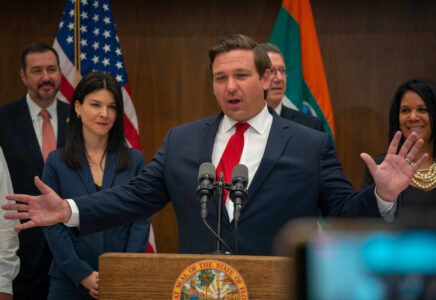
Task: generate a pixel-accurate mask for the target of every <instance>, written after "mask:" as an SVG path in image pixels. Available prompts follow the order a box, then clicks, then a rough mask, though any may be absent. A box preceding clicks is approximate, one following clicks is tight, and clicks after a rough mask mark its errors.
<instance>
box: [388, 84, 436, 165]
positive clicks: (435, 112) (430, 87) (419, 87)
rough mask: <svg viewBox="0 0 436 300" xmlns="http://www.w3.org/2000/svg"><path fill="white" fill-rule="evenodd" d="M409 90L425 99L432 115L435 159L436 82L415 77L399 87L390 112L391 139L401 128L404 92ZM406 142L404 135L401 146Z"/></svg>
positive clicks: (434, 153) (434, 155)
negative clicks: (400, 117)
mask: <svg viewBox="0 0 436 300" xmlns="http://www.w3.org/2000/svg"><path fill="white" fill-rule="evenodd" d="M408 91H412V92H415V93H416V94H418V96H419V97H420V98H421V99H422V101H424V103H425V106H426V107H427V111H428V115H429V117H430V126H431V135H430V141H432V142H433V159H436V138H435V128H436V84H435V83H434V82H431V81H429V80H423V79H414V80H409V81H407V82H405V83H403V84H402V85H400V87H399V88H398V89H397V91H396V93H395V96H394V99H393V100H392V105H391V110H390V112H389V141H391V140H392V139H393V137H394V135H395V132H397V131H398V130H400V121H399V114H400V106H401V100H402V99H403V97H404V94H405V93H406V92H408ZM403 143H404V136H402V137H401V141H400V147H398V149H400V148H401V145H402V144H403Z"/></svg>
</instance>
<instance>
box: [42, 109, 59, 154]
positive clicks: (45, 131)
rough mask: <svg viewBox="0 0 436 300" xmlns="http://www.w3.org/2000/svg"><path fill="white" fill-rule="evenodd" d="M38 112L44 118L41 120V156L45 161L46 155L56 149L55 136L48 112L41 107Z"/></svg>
mask: <svg viewBox="0 0 436 300" xmlns="http://www.w3.org/2000/svg"><path fill="white" fill-rule="evenodd" d="M39 114H40V115H41V116H42V117H43V118H44V121H43V122H42V156H43V157H44V162H45V160H46V159H47V155H48V154H49V153H50V152H52V151H54V150H56V138H55V134H54V130H53V126H52V125H51V121H50V113H49V112H48V111H47V110H46V109H42V110H41V112H40V113H39Z"/></svg>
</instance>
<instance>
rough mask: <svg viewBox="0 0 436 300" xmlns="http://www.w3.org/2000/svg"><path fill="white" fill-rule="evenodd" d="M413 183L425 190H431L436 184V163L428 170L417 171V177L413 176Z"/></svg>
mask: <svg viewBox="0 0 436 300" xmlns="http://www.w3.org/2000/svg"><path fill="white" fill-rule="evenodd" d="M418 180H419V181H418ZM412 182H413V183H414V184H415V185H416V186H417V187H419V188H421V189H423V190H429V189H431V188H432V187H433V186H434V185H435V184H436V162H434V163H433V164H432V165H431V166H430V168H428V169H421V170H418V171H416V173H415V175H413V178H412Z"/></svg>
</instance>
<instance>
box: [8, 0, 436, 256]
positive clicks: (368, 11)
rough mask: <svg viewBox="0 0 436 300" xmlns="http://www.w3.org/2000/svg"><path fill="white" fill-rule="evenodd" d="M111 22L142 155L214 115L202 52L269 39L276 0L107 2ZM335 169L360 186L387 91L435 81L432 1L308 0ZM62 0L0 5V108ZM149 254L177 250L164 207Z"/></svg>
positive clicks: (381, 126) (51, 29) (379, 141)
mask: <svg viewBox="0 0 436 300" xmlns="http://www.w3.org/2000/svg"><path fill="white" fill-rule="evenodd" d="M111 2H112V8H113V13H114V18H115V21H116V23H117V29H118V35H119V38H120V43H121V48H122V50H123V52H124V59H125V64H126V69H127V73H128V76H129V83H130V88H131V91H132V94H133V99H134V102H135V107H136V112H137V115H138V121H139V126H140V137H141V145H142V148H143V153H144V157H145V159H146V160H147V161H150V160H151V159H152V157H153V154H154V153H155V152H156V151H157V149H158V148H159V147H160V145H161V144H162V140H163V137H164V136H165V133H166V132H167V130H168V129H169V128H170V127H172V126H175V125H178V124H181V123H186V122H190V121H193V120H196V119H199V118H203V117H207V116H210V115H213V114H216V113H217V112H218V111H219V107H218V105H217V104H216V101H215V99H214V96H213V94H212V91H211V83H210V78H209V73H208V61H207V49H208V48H209V46H210V45H211V44H213V43H214V42H216V41H217V39H218V38H220V37H222V36H225V35H228V34H231V33H235V32H240V33H245V34H247V35H249V36H251V37H253V38H255V39H256V40H257V41H259V42H265V41H267V40H268V37H269V34H270V32H271V29H272V27H273V25H274V21H275V18H276V16H277V12H278V9H279V7H280V4H281V1H280V0H273V1H271V0H251V1H249V0H244V1H230V0H224V1H210V0H209V1H199V0H197V1H182V0H174V1H168V0H167V1H151V0H124V1H122V0H112V1H111ZM311 3H312V9H313V12H314V16H315V22H316V27H317V31H318V38H319V42H320V47H321V51H322V56H323V60H324V65H325V69H326V75H327V82H328V84H329V90H330V96H331V99H332V105H333V111H334V114H335V122H336V124H335V126H336V148H337V152H338V156H339V158H340V160H341V162H342V163H343V167H344V171H345V173H346V174H347V176H348V178H349V179H350V181H351V182H352V183H353V185H354V186H356V187H358V186H359V185H360V180H361V177H362V172H363V163H362V162H361V160H360V158H359V153H360V152H362V151H367V152H368V153H370V154H371V155H376V154H378V153H381V152H383V151H384V150H385V148H386V144H387V141H386V140H387V127H388V126H387V115H388V110H389V105H390V101H391V98H392V96H393V93H394V91H395V89H396V87H397V86H398V85H399V84H400V83H401V82H403V81H405V80H407V79H409V78H412V77H426V78H430V79H432V80H436V71H435V70H436V62H435V58H434V54H433V52H434V50H433V49H436V38H435V32H436V19H435V18H434V16H433V13H434V11H435V10H436V6H435V3H436V2H435V1H432V0H421V1H413V0H398V1H394V0H389V1H364V0H350V1H340V0H330V1H323V0H312V1H311ZM64 6H65V1H59V0H33V1H14V2H7V3H5V4H3V5H2V10H0V28H1V30H0V44H1V46H2V47H0V76H1V77H0V78H1V80H0V90H1V91H2V96H1V97H0V104H4V103H7V102H10V101H13V100H15V99H18V98H19V97H21V96H22V95H23V94H24V92H25V89H24V87H23V85H22V83H21V80H20V78H19V74H18V69H19V64H20V62H19V59H20V53H21V51H22V49H23V48H24V47H25V46H26V45H27V44H29V43H30V42H33V41H36V40H40V41H44V42H46V43H49V44H51V43H52V42H53V40H54V37H55V35H56V32H57V27H58V25H59V21H60V17H61V14H62V12H63V9H64ZM153 225H154V226H155V233H156V239H157V244H158V250H159V251H161V252H175V251H176V250H177V234H176V232H177V224H176V220H175V216H174V212H173V209H172V207H171V205H169V206H168V207H166V208H165V209H164V210H163V211H161V212H159V213H158V214H157V215H155V216H154V217H153Z"/></svg>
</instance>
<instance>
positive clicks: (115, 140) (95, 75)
mask: <svg viewBox="0 0 436 300" xmlns="http://www.w3.org/2000/svg"><path fill="white" fill-rule="evenodd" d="M101 89H104V90H107V91H109V92H111V93H112V95H113V96H114V100H115V104H116V110H117V117H116V119H115V122H114V125H113V126H112V128H111V129H110V130H109V137H108V141H107V145H106V150H105V153H114V154H115V155H116V156H117V158H118V166H117V169H116V171H117V172H119V171H122V170H125V169H127V168H128V167H129V166H130V163H131V160H130V156H129V149H128V147H127V144H126V140H125V138H124V108H123V95H122V93H121V88H120V85H119V84H118V82H117V80H116V79H115V78H114V77H113V76H112V75H110V74H108V73H102V72H92V73H89V74H87V75H85V76H84V77H83V78H82V80H80V82H79V84H78V85H77V87H76V89H75V90H74V94H73V98H72V100H71V106H70V121H69V123H68V133H67V140H66V142H65V147H64V148H63V151H62V158H63V160H64V161H65V163H66V164H67V165H68V166H69V167H70V168H72V169H80V168H81V163H80V161H81V157H82V155H86V148H85V141H84V139H83V130H82V120H81V119H80V118H79V117H78V116H77V114H76V110H75V105H74V103H75V102H76V101H79V103H80V104H83V101H84V99H85V97H86V96H87V95H88V94H90V93H92V92H94V91H96V90H101Z"/></svg>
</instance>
